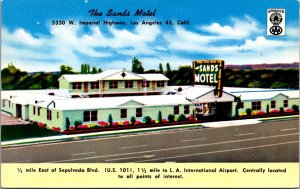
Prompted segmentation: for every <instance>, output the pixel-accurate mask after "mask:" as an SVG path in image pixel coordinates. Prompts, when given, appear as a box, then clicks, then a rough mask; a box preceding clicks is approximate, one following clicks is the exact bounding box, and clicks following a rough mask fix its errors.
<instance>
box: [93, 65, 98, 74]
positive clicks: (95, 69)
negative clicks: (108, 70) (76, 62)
mask: <svg viewBox="0 0 300 189" xmlns="http://www.w3.org/2000/svg"><path fill="white" fill-rule="evenodd" d="M92 73H93V74H95V73H98V70H97V68H96V67H95V66H94V67H93V69H92Z"/></svg>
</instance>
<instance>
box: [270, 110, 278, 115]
mask: <svg viewBox="0 0 300 189" xmlns="http://www.w3.org/2000/svg"><path fill="white" fill-rule="evenodd" d="M279 112H280V111H279V110H271V111H270V113H271V114H274V113H279Z"/></svg>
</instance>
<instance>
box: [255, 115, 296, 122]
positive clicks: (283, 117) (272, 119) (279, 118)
mask: <svg viewBox="0 0 300 189" xmlns="http://www.w3.org/2000/svg"><path fill="white" fill-rule="evenodd" d="M291 118H292V119H293V118H298V119H299V115H290V116H279V117H265V118H259V120H260V121H262V122H268V121H277V120H288V119H291Z"/></svg>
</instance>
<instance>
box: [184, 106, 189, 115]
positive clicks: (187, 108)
mask: <svg viewBox="0 0 300 189" xmlns="http://www.w3.org/2000/svg"><path fill="white" fill-rule="evenodd" d="M189 113H190V106H189V105H186V106H184V114H189Z"/></svg>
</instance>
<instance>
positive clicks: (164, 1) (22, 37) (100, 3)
mask: <svg viewBox="0 0 300 189" xmlns="http://www.w3.org/2000/svg"><path fill="white" fill-rule="evenodd" d="M1 1H2V41H1V47H2V56H1V64H2V67H5V66H6V65H7V64H8V63H10V62H12V63H13V64H14V65H16V66H17V67H19V68H21V69H22V70H26V71H29V72H30V71H57V70H59V66H60V65H62V64H65V65H70V66H72V67H73V68H74V69H75V70H79V69H80V64H82V63H88V64H90V65H91V66H96V67H101V68H102V69H111V68H126V69H131V60H132V58H133V57H134V56H136V57H138V58H139V59H140V60H141V61H142V63H143V66H144V67H145V68H146V69H158V64H159V63H163V64H165V63H167V62H169V63H170V64H171V67H172V68H177V67H178V66H179V65H191V64H192V61H193V60H198V59H224V60H225V64H259V63H292V62H298V61H299V55H298V54H299V45H298V40H299V36H298V35H299V34H298V22H299V21H298V18H299V15H298V8H299V2H298V1H297V0H286V1H282V0H269V1H261V0H214V1H213V0H211V1H208V0H206V1H204V0H203V1H200V0H172V1H170V0H1ZM267 8H285V9H286V35H285V36H275V37H272V36H267V35H266V10H267ZM91 9H98V11H99V12H103V16H99V17H91V16H90V14H89V13H88V11H89V10H91ZM108 9H113V10H114V11H117V12H124V11H125V9H127V11H130V13H131V15H130V16H116V17H108V16H106V15H105V14H106V12H107V11H108ZM137 9H145V10H148V9H151V10H154V9H156V15H155V17H134V16H133V15H134V13H135V11H136V10H137ZM53 20H65V21H66V22H67V23H66V24H65V25H63V26H62V25H52V24H51V23H52V21H53ZM69 20H74V21H75V23H76V25H75V26H72V25H69V24H68V21H69ZM94 20H95V21H98V20H100V22H101V24H100V25H99V26H83V25H79V21H94ZM104 20H110V21H124V22H126V23H127V25H126V26H106V25H103V21H104ZM143 20H145V21H155V20H156V21H160V22H162V25H152V26H146V25H141V22H142V21H143ZM167 20H172V21H173V23H174V25H172V26H170V25H166V24H165V21H167ZM178 20H189V22H190V24H189V25H178V24H177V21H178ZM130 21H138V22H139V25H138V26H133V25H130Z"/></svg>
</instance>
